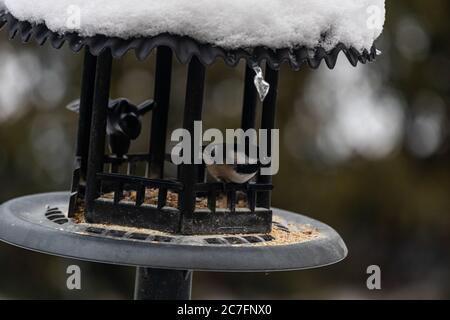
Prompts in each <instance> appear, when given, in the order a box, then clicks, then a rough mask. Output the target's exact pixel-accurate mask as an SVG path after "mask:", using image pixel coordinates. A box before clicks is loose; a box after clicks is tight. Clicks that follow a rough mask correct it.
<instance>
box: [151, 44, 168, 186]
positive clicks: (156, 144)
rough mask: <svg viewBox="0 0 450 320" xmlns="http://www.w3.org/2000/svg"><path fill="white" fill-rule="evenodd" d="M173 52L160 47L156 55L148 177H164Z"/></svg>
mask: <svg viewBox="0 0 450 320" xmlns="http://www.w3.org/2000/svg"><path fill="white" fill-rule="evenodd" d="M172 55H173V54H172V50H171V49H170V48H168V47H159V48H158V51H157V54H156V71H155V102H156V105H155V108H154V109H153V112H152V128H151V136H150V148H149V152H150V159H149V164H148V166H147V176H148V177H151V178H161V179H162V178H163V177H164V158H165V153H166V136H167V120H168V115H169V105H170V85H171V80H172Z"/></svg>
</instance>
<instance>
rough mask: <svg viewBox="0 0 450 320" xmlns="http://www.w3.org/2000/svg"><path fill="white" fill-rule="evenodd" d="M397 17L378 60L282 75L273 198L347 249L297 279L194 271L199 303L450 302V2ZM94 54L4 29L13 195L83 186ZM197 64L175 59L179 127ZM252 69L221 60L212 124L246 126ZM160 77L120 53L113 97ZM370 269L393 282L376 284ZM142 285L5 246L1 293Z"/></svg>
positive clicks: (6, 148)
mask: <svg viewBox="0 0 450 320" xmlns="http://www.w3.org/2000/svg"><path fill="white" fill-rule="evenodd" d="M387 10H388V11H387V12H388V16H387V24H386V28H385V32H384V35H383V36H382V38H380V39H379V40H378V44H377V46H378V48H379V49H380V50H381V51H382V52H383V54H382V55H381V56H380V57H379V58H378V60H377V62H375V63H374V64H371V65H359V66H358V67H357V68H353V67H351V66H350V64H349V63H348V61H347V60H346V59H345V57H344V56H341V57H340V59H339V63H338V65H337V67H336V69H335V70H332V71H330V70H328V68H326V66H325V65H322V67H321V68H320V69H319V70H317V71H314V70H310V69H309V68H306V67H305V68H304V69H303V70H302V71H300V72H294V71H291V70H289V68H288V67H285V68H283V70H282V72H281V83H280V91H279V108H278V126H279V128H280V134H281V146H280V148H281V155H280V156H281V168H280V172H279V174H278V175H277V176H276V177H275V179H274V183H275V187H276V188H275V191H274V198H273V202H274V205H275V206H277V207H281V208H284V209H288V210H292V211H295V212H301V213H303V214H307V215H310V216H312V217H314V218H316V219H319V220H322V221H324V222H326V223H328V224H329V225H331V226H333V227H334V228H335V229H336V230H337V231H338V232H339V233H340V234H341V235H342V237H343V238H344V240H345V241H346V244H347V246H348V248H349V252H350V253H349V256H348V258H347V259H346V260H345V261H344V262H342V263H340V264H338V265H335V266H331V267H327V268H323V269H318V270H310V271H302V272H290V273H283V274H270V275H264V274H221V273H196V274H195V276H194V286H193V288H194V291H193V298H195V299H200V298H206V299H215V298H223V299H232V298H239V299H240V298H275V299H314V298H324V299H331V298H335V299H340V298H356V299H358V298H369V299H379V298H386V299H397V298H415V299H432V298H450V252H449V244H450V144H449V128H450V122H449V120H450V42H449V38H450V21H449V19H448V12H450V2H449V1H446V0H431V1H422V0H395V1H387ZM81 58H82V55H81V54H78V55H74V54H73V53H72V52H70V51H69V50H68V49H67V48H64V49H61V50H59V51H58V50H54V49H52V48H50V47H49V46H48V45H46V46H44V47H38V46H36V45H35V44H34V43H30V44H27V45H22V44H20V43H19V41H13V42H10V41H8V40H7V34H6V32H5V31H1V32H0V181H1V186H0V203H1V202H4V201H6V200H8V199H11V198H14V197H17V196H21V195H26V194H31V193H41V192H47V191H56V190H68V189H69V186H70V179H71V169H72V162H73V154H74V145H75V134H76V122H77V117H76V115H75V114H72V113H71V112H69V111H67V110H66V109H65V108H64V106H65V105H66V104H67V103H69V102H70V101H72V100H73V99H75V98H77V94H78V93H79V90H80V88H79V83H80V75H81V69H80V68H81V63H82V59H81ZM185 69H186V68H185V66H182V65H179V64H178V62H176V67H175V70H174V84H173V86H174V89H173V97H172V101H171V102H172V105H171V110H172V111H171V115H172V119H171V121H172V122H171V124H170V125H171V126H172V127H174V128H175V127H176V126H177V125H178V124H179V123H180V120H181V119H180V115H181V110H182V109H181V108H182V103H183V98H184V93H185V89H184V85H185V76H186V70H185ZM243 69H244V68H243V65H241V66H240V67H239V68H235V69H230V68H228V67H226V66H225V65H224V64H223V63H222V62H220V61H219V62H217V63H216V64H215V65H213V66H212V67H211V68H209V69H208V85H207V88H206V101H205V115H206V119H205V122H206V123H205V126H207V127H218V128H234V127H236V126H238V125H239V121H240V111H241V103H242V88H243V83H242V81H243ZM153 74H154V57H151V58H150V59H148V60H146V61H144V62H139V61H137V60H136V59H135V57H134V55H133V54H131V53H130V54H128V56H127V57H126V58H125V59H122V60H121V61H116V62H115V65H114V79H115V81H114V82H113V87H112V95H113V96H114V97H119V96H126V97H128V98H130V99H131V100H133V101H134V102H141V101H142V100H144V99H147V98H149V97H151V96H152V94H153V93H152V92H153ZM149 121H150V120H148V121H147V120H146V123H149ZM146 129H147V130H148V126H147V128H146ZM144 136H145V135H144ZM147 143H148V142H147V140H146V139H145V138H144V139H142V141H139V142H138V143H136V144H135V145H133V148H136V150H138V149H140V148H141V150H142V148H143V147H145V146H146V145H147ZM294 183H295V184H296V188H292V187H291V186H292V185H293V184H294ZM297 186H298V187H297ZM73 263H76V264H78V265H80V266H81V268H82V275H83V278H82V279H83V282H82V290H81V291H77V292H73V291H68V290H67V289H66V277H67V275H66V268H67V266H69V265H71V264H73ZM372 264H376V265H379V266H380V267H381V271H382V290H381V291H376V292H374V291H369V290H367V288H366V279H367V274H366V268H367V267H368V266H369V265H372ZM133 280H134V269H133V268H127V267H117V266H107V265H101V264H92V263H81V262H74V261H70V260H66V259H60V258H55V257H50V256H45V255H42V254H37V253H32V252H28V251H25V250H21V249H17V248H14V247H12V246H8V245H6V244H0V298H4V299H12V298H38V299H43V298H56V299H60V298H68V299H77V298H87V299H106V298H112V299H127V298H131V297H132V292H133Z"/></svg>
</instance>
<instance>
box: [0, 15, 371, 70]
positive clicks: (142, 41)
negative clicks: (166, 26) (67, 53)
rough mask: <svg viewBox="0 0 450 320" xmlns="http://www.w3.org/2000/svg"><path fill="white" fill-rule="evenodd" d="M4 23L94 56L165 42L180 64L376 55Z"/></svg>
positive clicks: (276, 64)
mask: <svg viewBox="0 0 450 320" xmlns="http://www.w3.org/2000/svg"><path fill="white" fill-rule="evenodd" d="M5 26H6V28H7V32H8V34H9V38H10V39H14V38H17V37H19V38H20V39H21V40H22V42H24V43H27V42H30V41H31V40H33V39H34V40H35V41H36V42H37V43H38V44H39V45H44V44H45V43H46V42H50V43H51V45H52V46H53V47H54V48H56V49H60V48H62V47H63V46H64V44H65V43H67V45H68V46H69V48H70V49H71V50H72V51H73V52H75V53H76V52H79V51H81V50H82V49H83V48H85V47H87V48H88V49H89V51H90V52H91V54H93V55H94V56H98V55H100V54H101V53H102V52H103V51H105V50H110V51H111V54H112V55H113V57H114V58H117V59H118V58H122V57H123V56H124V55H125V54H127V53H128V52H129V51H135V55H136V57H137V58H138V59H139V60H145V59H146V58H147V57H148V56H149V55H150V54H151V52H152V51H153V50H154V49H156V48H157V47H160V46H165V47H169V48H171V49H172V51H173V52H174V53H175V56H176V57H177V59H178V61H179V62H180V63H183V64H187V63H189V62H190V60H191V59H192V57H194V56H195V57H197V58H198V59H199V60H200V62H201V63H203V64H204V65H211V64H213V63H214V62H216V61H217V60H218V59H219V58H221V59H223V60H224V62H225V63H226V64H227V65H228V66H231V67H234V66H236V65H238V64H239V63H240V61H241V60H244V61H246V63H247V64H248V65H250V66H252V65H254V64H261V63H263V62H266V63H267V64H268V65H269V66H270V67H271V68H272V69H275V70H278V69H280V67H281V65H283V64H285V63H287V64H288V65H289V66H290V67H291V68H292V69H294V70H299V69H300V68H301V67H303V66H304V65H308V66H309V67H311V68H313V69H317V68H318V67H319V66H320V65H321V63H322V61H325V63H326V64H327V66H328V67H329V68H330V69H333V68H334V66H335V65H336V62H337V59H338V56H339V54H340V53H341V52H343V53H344V54H345V56H346V57H347V59H348V60H349V62H350V63H351V64H352V65H353V66H356V65H357V64H358V62H359V63H362V64H365V63H368V62H372V61H374V60H375V58H376V56H377V50H376V47H375V45H374V46H372V48H371V50H370V51H368V50H363V51H362V52H359V51H358V50H357V49H355V48H353V47H350V48H349V47H347V46H345V45H344V44H342V43H340V44H338V45H337V46H336V47H334V48H333V49H332V50H328V51H326V50H325V49H324V48H322V47H316V48H307V47H298V48H295V49H292V48H285V49H271V48H267V47H255V48H251V49H250V48H247V49H229V50H227V49H224V48H221V47H218V46H215V45H212V44H205V43H200V42H198V41H197V40H195V39H193V38H190V37H188V36H178V35H172V34H168V33H163V34H159V35H157V36H154V37H139V38H131V39H122V38H117V37H107V36H105V35H96V36H93V37H82V36H80V35H78V34H77V33H75V32H71V33H57V32H54V31H51V30H50V29H49V28H48V27H47V26H46V25H45V24H44V23H40V24H36V23H29V22H27V21H20V20H18V19H17V18H15V17H14V16H13V15H12V14H10V13H8V12H6V11H3V12H1V11H0V29H1V28H2V27H5Z"/></svg>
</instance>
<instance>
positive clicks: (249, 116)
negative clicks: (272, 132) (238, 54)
mask: <svg viewBox="0 0 450 320" xmlns="http://www.w3.org/2000/svg"><path fill="white" fill-rule="evenodd" d="M254 74H255V72H254V71H253V69H252V68H251V67H249V66H248V65H246V67H245V80H244V101H243V108H242V120H241V128H242V129H243V130H248V129H252V128H255V125H256V101H257V100H256V99H257V92H256V88H255V85H254V83H253V79H254Z"/></svg>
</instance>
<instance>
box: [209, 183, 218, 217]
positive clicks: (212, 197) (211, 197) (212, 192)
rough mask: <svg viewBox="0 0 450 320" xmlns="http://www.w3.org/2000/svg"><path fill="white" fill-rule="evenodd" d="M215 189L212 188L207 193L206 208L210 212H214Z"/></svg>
mask: <svg viewBox="0 0 450 320" xmlns="http://www.w3.org/2000/svg"><path fill="white" fill-rule="evenodd" d="M216 201H217V190H216V189H215V188H212V189H211V190H210V191H209V193H208V208H209V210H211V212H212V213H215V212H216Z"/></svg>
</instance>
